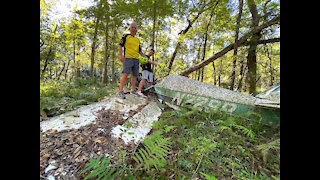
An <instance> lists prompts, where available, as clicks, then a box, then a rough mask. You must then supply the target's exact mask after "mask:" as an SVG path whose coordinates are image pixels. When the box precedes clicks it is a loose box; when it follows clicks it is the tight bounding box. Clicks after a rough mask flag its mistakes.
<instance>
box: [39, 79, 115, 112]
mask: <svg viewBox="0 0 320 180" xmlns="http://www.w3.org/2000/svg"><path fill="white" fill-rule="evenodd" d="M115 89H117V86H116V85H111V84H109V85H108V86H106V85H105V84H101V83H99V82H97V80H85V79H81V78H77V79H75V80H74V81H73V82H70V81H49V80H47V81H43V82H40V112H45V113H46V115H48V116H55V115H58V114H62V113H65V112H68V111H71V110H73V109H74V108H75V107H77V106H79V105H86V104H89V103H92V102H96V101H98V99H99V98H102V97H104V96H108V95H110V94H112V93H114V92H115Z"/></svg>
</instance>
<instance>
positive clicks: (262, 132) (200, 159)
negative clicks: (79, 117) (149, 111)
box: [87, 106, 280, 179]
mask: <svg viewBox="0 0 320 180" xmlns="http://www.w3.org/2000/svg"><path fill="white" fill-rule="evenodd" d="M123 154H126V153H125V152H122V155H121V156H122V157H123ZM107 162H109V161H107ZM91 163H94V160H91ZM96 163H98V161H97V162H96ZM118 164H120V166H117V167H116V169H113V171H112V172H113V173H115V172H116V173H117V174H112V176H116V177H115V178H116V179H280V127H279V126H273V127H271V126H266V125H263V124H262V123H261V117H260V116H259V115H258V114H256V113H253V112H248V113H245V114H242V115H237V116H231V115H228V114H226V113H224V112H220V111H213V110H208V109H205V110H202V109H199V108H193V107H190V106H187V107H184V108H181V110H180V111H174V110H171V109H166V110H164V112H163V113H162V115H161V117H160V119H159V120H158V121H157V122H155V123H154V125H153V133H152V135H150V136H148V137H147V138H146V139H145V140H144V141H142V142H141V143H140V145H139V146H138V148H137V149H136V151H135V153H134V154H133V156H132V155H127V156H126V157H125V158H122V160H121V162H120V163H119V162H118ZM89 165H91V166H90V167H91V168H93V169H92V171H91V173H90V174H89V176H90V175H92V173H97V172H100V171H99V170H101V168H100V169H99V167H100V166H94V165H92V164H89ZM89 165H88V166H89ZM104 165H105V166H106V167H108V168H107V169H108V170H110V169H112V168H111V166H112V165H111V164H109V165H106V164H104ZM94 167H96V168H94ZM89 169H90V168H89ZM96 169H98V170H96ZM87 170H88V168H87ZM102 172H103V171H102ZM94 175H97V177H98V175H99V173H98V174H94ZM109 175H111V174H109ZM90 177H93V176H90ZM101 177H103V176H101Z"/></svg>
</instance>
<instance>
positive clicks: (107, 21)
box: [102, 15, 110, 84]
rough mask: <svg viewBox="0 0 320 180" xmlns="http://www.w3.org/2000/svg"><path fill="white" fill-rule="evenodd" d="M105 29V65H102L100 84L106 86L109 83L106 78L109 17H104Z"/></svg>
mask: <svg viewBox="0 0 320 180" xmlns="http://www.w3.org/2000/svg"><path fill="white" fill-rule="evenodd" d="M106 16H107V17H106V19H107V20H106V27H105V28H106V29H105V36H106V41H105V53H104V57H105V59H104V60H105V64H104V71H103V78H102V82H103V83H104V84H108V81H109V77H108V61H109V54H110V53H109V46H108V44H109V40H108V39H109V16H108V15H106Z"/></svg>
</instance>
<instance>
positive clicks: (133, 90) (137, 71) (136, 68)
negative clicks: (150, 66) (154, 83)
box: [131, 59, 139, 95]
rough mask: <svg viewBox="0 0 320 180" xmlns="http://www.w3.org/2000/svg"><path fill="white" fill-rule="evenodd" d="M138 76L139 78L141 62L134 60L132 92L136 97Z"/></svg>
mask: <svg viewBox="0 0 320 180" xmlns="http://www.w3.org/2000/svg"><path fill="white" fill-rule="evenodd" d="M137 76H139V60H138V59H133V67H132V74H131V92H132V93H133V94H135V95H138V94H137V93H136V82H137Z"/></svg>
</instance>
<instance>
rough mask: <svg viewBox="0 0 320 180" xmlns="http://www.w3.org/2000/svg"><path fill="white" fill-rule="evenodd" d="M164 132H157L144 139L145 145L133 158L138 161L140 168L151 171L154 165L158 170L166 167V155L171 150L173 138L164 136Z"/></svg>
mask: <svg viewBox="0 0 320 180" xmlns="http://www.w3.org/2000/svg"><path fill="white" fill-rule="evenodd" d="M162 133H163V132H155V133H154V134H153V135H152V136H150V137H147V138H146V139H145V140H144V143H143V144H144V145H143V146H141V147H140V148H139V149H138V150H137V151H136V153H135V154H134V156H133V159H134V160H135V161H136V162H137V163H138V166H137V169H138V168H143V169H144V170H147V171H149V170H150V169H151V168H152V167H155V168H156V169H157V170H159V169H160V168H162V167H164V166H165V165H166V164H167V162H166V159H165V158H166V157H167V155H168V154H169V153H170V151H171V145H172V142H171V138H164V137H163V135H162Z"/></svg>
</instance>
